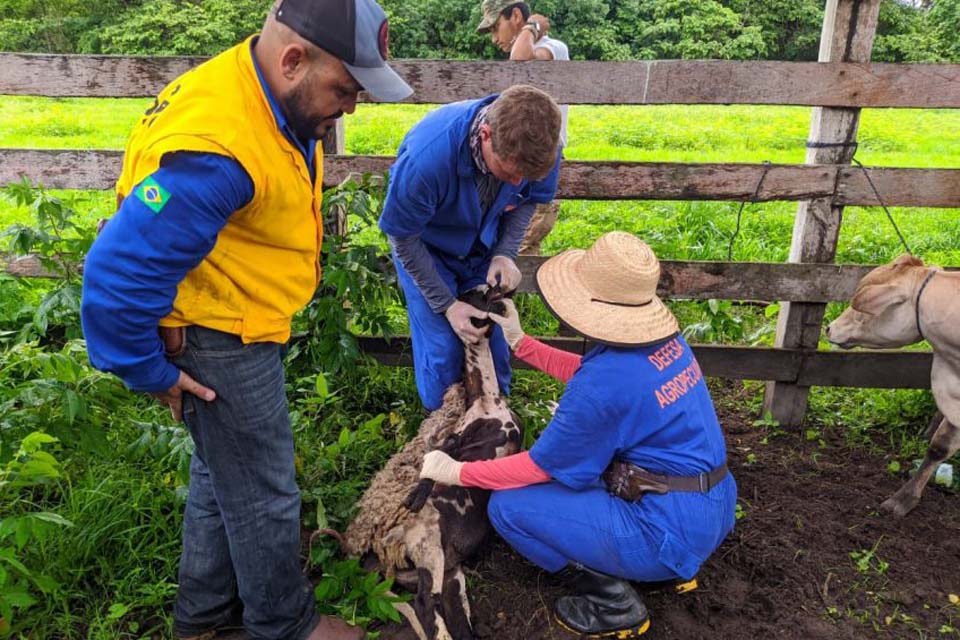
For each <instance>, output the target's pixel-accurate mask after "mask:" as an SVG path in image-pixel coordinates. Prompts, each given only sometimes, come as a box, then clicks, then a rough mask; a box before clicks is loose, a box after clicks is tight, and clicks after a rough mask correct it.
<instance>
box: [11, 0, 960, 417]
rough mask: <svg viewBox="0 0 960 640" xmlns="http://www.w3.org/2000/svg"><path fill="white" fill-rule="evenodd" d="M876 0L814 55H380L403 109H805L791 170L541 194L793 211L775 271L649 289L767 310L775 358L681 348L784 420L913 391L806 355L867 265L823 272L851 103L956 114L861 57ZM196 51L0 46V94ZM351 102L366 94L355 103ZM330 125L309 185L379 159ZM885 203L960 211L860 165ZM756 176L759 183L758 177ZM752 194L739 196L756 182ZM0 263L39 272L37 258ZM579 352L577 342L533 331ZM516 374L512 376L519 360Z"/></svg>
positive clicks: (837, 355)
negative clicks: (812, 398)
mask: <svg viewBox="0 0 960 640" xmlns="http://www.w3.org/2000/svg"><path fill="white" fill-rule="evenodd" d="M879 6H880V0H826V6H825V9H824V23H823V30H822V33H821V43H820V45H821V46H820V57H819V59H820V61H819V62H802V63H793V62H770V61H752V62H729V61H674V60H657V61H631V62H556V61H552V62H530V63H523V64H517V63H503V62H450V61H437V60H400V61H396V62H395V63H394V66H395V68H396V69H397V71H398V72H399V73H400V74H401V75H402V76H404V77H405V78H406V80H407V81H408V82H409V83H410V84H411V86H412V87H413V88H414V90H415V93H414V95H413V97H412V98H410V99H409V100H407V102H411V103H427V104H443V103H448V102H453V101H457V100H463V99H468V98H475V97H478V96H481V95H486V94H489V93H493V92H496V91H500V90H502V89H504V88H506V87H508V86H510V85H513V84H517V83H528V84H533V85H535V86H538V87H540V88H542V89H544V90H545V91H547V92H549V93H550V94H552V95H553V96H554V97H555V98H556V99H557V100H558V102H560V103H565V104H607V105H652V104H721V105H723V104H763V105H801V106H813V107H815V108H814V110H813V118H812V122H811V127H810V131H809V134H808V136H806V137H805V138H803V139H798V140H797V141H796V144H797V145H798V147H800V146H802V145H806V144H808V140H809V141H810V142H811V143H813V144H812V145H811V147H810V148H809V149H808V151H807V157H806V163H805V164H803V165H786V164H781V165H761V164H736V163H727V164H723V163H702V164H691V163H655V162H565V163H564V164H563V167H562V170H561V177H560V185H559V190H558V196H559V197H560V198H564V199H586V200H627V199H630V200H633V199H651V200H727V201H741V202H744V201H751V200H757V201H774V200H779V201H797V202H799V203H800V204H799V207H798V211H797V218H796V222H795V227H794V235H793V242H792V245H791V251H790V258H789V263H788V264H769V263H730V262H680V261H667V260H665V261H663V263H662V266H663V271H662V274H661V280H660V288H659V293H660V295H662V296H664V297H669V298H676V299H694V300H703V299H711V298H718V299H729V300H748V301H774V300H776V301H782V302H783V305H782V307H781V311H780V317H779V322H778V332H777V341H776V345H775V348H753V347H743V346H709V345H695V346H694V350H695V351H696V354H697V357H698V359H699V360H700V362H701V365H702V367H703V370H704V372H705V373H706V374H707V375H717V376H723V377H729V378H738V379H758V380H766V381H769V383H768V387H767V393H766V397H765V408H767V409H769V410H770V411H772V413H773V416H774V417H775V418H777V419H778V420H780V421H781V422H782V423H783V424H786V425H796V424H798V423H799V422H800V421H801V420H802V418H803V415H804V412H805V410H806V398H807V391H808V389H809V387H811V386H815V385H830V386H858V387H903V388H912V387H927V386H929V383H930V377H929V372H930V364H931V355H930V353H927V352H856V353H848V352H843V353H841V352H834V351H828V352H821V351H817V344H818V340H819V336H820V330H821V329H820V328H821V324H822V317H823V309H824V305H825V304H827V303H829V302H833V301H839V300H847V299H849V297H850V296H851V295H852V293H853V291H854V289H855V287H856V284H857V282H858V281H859V279H860V278H861V277H862V276H863V275H864V274H865V273H866V272H867V271H868V270H869V269H871V268H872V267H870V266H863V265H836V264H831V263H832V262H833V260H834V257H835V255H836V247H837V239H838V236H839V229H840V222H841V219H842V212H843V207H845V206H851V205H860V206H873V205H877V204H879V202H878V198H877V195H876V193H875V192H874V188H873V187H872V186H871V185H870V182H869V181H868V178H867V175H866V174H865V173H864V171H863V170H862V169H860V168H857V167H852V166H850V164H851V160H852V156H853V153H854V151H855V149H856V140H857V129H858V125H859V113H860V109H862V108H877V107H883V108H885V107H891V108H903V107H917V108H960V65H950V64H938V65H926V64H870V63H868V62H867V61H869V60H870V57H871V50H872V46H873V39H874V36H875V33H876V26H877V20H878V15H879ZM202 60H203V59H202V58H139V57H125V56H62V55H28V54H5V53H0V95H3V94H7V95H35V96H50V97H65V96H80V97H131V98H134V97H135V98H141V97H153V96H154V95H156V94H157V93H158V92H159V91H160V90H161V89H162V88H163V87H164V86H165V85H166V84H167V83H169V82H170V81H171V80H173V79H174V78H176V77H177V76H178V75H180V74H181V73H183V72H185V71H187V70H188V69H189V68H191V67H193V66H195V65H196V64H198V63H199V62H201V61H202ZM361 99H362V100H367V101H369V97H368V96H365V95H362V96H361ZM343 145H344V138H343V125H342V121H340V122H339V123H338V126H337V128H336V129H335V130H334V131H332V132H331V133H330V134H328V136H327V137H325V139H324V149H325V151H326V153H327V158H326V160H325V175H324V180H325V183H326V186H328V187H329V186H333V185H336V184H338V183H340V182H342V181H343V180H344V179H345V178H347V177H348V176H349V175H351V174H356V173H374V174H382V173H385V172H386V171H387V170H388V168H389V167H390V164H391V163H392V162H393V158H390V157H383V156H347V155H343V149H344V146H343ZM120 161H121V154H120V152H118V151H78V150H37V149H32V150H28V149H0V184H3V183H6V182H11V181H16V180H19V179H20V178H21V177H26V178H27V179H28V180H30V181H32V182H43V183H44V184H45V185H46V186H48V187H51V188H63V189H109V188H112V187H113V183H114V181H115V179H116V177H117V176H118V175H119V173H120ZM869 177H870V179H872V182H873V184H874V185H875V187H876V189H877V191H879V194H880V198H882V200H883V202H884V203H886V204H888V205H891V206H910V207H944V208H960V169H956V168H951V169H913V168H898V167H890V168H886V167H884V168H871V169H869ZM761 178H762V180H761ZM761 182H762V188H761V189H760V191H759V193H758V194H757V195H756V197H754V193H755V191H756V189H757V184H758V183H761ZM541 261H542V259H540V258H524V259H522V260H521V261H520V267H521V269H522V270H523V272H524V274H525V276H526V277H525V278H524V284H523V286H522V289H521V290H522V291H528V292H529V291H533V283H534V278H533V273H534V271H535V269H536V267H537V266H538V264H539V263H540V262H541ZM0 270H6V271H8V272H10V273H15V274H18V275H22V276H34V277H38V276H39V277H43V276H45V275H49V274H44V273H43V270H42V269H40V267H39V264H38V263H37V261H36V260H31V259H21V260H17V261H11V262H10V263H9V264H7V263H4V262H3V257H2V256H0ZM547 341H548V342H549V343H550V344H553V345H554V346H558V347H560V348H563V349H568V350H573V351H580V350H583V349H584V348H586V347H588V344H587V343H586V342H584V341H583V340H579V339H573V338H550V339H548V340H547ZM361 344H362V346H363V348H364V350H365V351H367V352H368V353H370V354H371V355H373V356H374V357H376V358H377V359H379V360H381V361H382V362H386V363H390V364H410V362H411V358H410V345H409V340H408V339H404V338H400V339H394V340H390V341H387V340H384V339H381V338H372V337H363V338H361ZM519 366H522V364H520V365H519Z"/></svg>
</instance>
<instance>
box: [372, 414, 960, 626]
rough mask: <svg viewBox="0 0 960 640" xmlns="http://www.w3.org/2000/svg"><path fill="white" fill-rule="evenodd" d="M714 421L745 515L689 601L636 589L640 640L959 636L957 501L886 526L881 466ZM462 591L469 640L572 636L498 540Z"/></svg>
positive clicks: (889, 485)
mask: <svg viewBox="0 0 960 640" xmlns="http://www.w3.org/2000/svg"><path fill="white" fill-rule="evenodd" d="M721 421H722V422H723V425H724V429H725V431H726V434H727V444H728V449H729V462H730V467H731V469H732V471H733V473H734V476H735V477H736V479H737V483H738V485H739V494H740V504H741V505H742V508H743V516H742V518H741V519H740V520H739V521H738V523H737V526H736V529H735V530H734V532H733V533H732V534H731V535H730V537H729V538H728V539H727V540H726V542H725V543H724V544H723V546H721V547H720V549H718V550H717V552H716V553H715V554H714V556H713V557H712V558H711V559H710V560H709V561H708V562H707V563H706V564H705V565H704V567H703V569H702V570H701V572H700V575H699V576H698V578H699V583H700V588H699V589H698V590H696V591H693V592H691V593H688V594H684V595H676V594H673V593H667V592H665V591H664V590H659V591H658V590H653V591H650V590H648V589H642V588H643V585H638V587H639V588H641V589H642V591H643V593H644V598H645V601H646V603H647V606H648V608H649V610H650V615H651V620H652V626H651V628H650V631H649V632H647V634H645V636H644V638H649V639H650V640H665V639H674V638H675V639H678V640H679V639H682V640H699V639H701V638H703V639H709V640H723V639H731V640H734V639H736V640H741V639H744V638H748V639H756V640H761V639H766V638H787V639H792V638H796V639H800V638H803V639H805V640H809V639H819V638H824V639H827V638H829V639H844V638H898V639H899V638H951V637H954V638H958V637H960V632H958V631H956V629H958V628H960V606H958V605H956V604H952V603H951V602H950V599H949V595H950V594H958V595H960V496H957V495H950V494H947V493H945V492H943V491H941V490H938V489H936V488H934V487H933V486H931V487H928V489H927V491H926V493H925V494H924V497H923V500H922V501H921V503H920V505H919V506H918V507H917V508H916V509H915V510H914V511H913V512H912V513H911V514H910V515H909V516H908V517H907V518H905V519H903V520H894V519H892V518H891V517H888V516H886V515H885V514H883V513H882V512H880V511H879V505H880V503H881V502H882V501H883V500H884V499H886V498H887V497H888V496H889V495H890V494H892V493H893V492H894V491H895V490H896V489H897V488H898V487H899V486H900V484H901V483H902V482H903V479H904V477H905V475H904V476H902V477H897V476H894V475H891V474H890V473H889V472H887V471H886V461H885V460H884V459H883V457H882V456H881V455H876V454H871V453H869V452H867V451H864V450H862V449H857V450H851V449H850V448H849V447H848V446H846V444H845V443H844V441H843V439H842V437H841V436H840V435H839V434H831V433H826V434H824V435H823V442H822V443H821V442H818V441H808V440H807V439H806V438H805V437H803V436H802V435H799V434H797V435H795V434H785V435H778V436H776V437H773V438H770V439H769V441H768V443H767V444H763V443H762V442H761V441H762V440H763V438H764V436H765V435H767V431H765V430H764V429H763V428H759V427H756V426H753V425H752V422H753V418H752V417H748V416H746V415H743V414H737V413H731V412H730V411H724V412H722V415H721ZM751 454H752V455H751ZM871 550H872V551H873V556H872V557H870V556H869V555H868V554H869V553H870V552H871ZM851 554H856V555H855V557H852V556H851ZM858 561H859V564H858ZM468 584H469V589H470V596H471V600H472V602H473V616H474V628H475V631H476V634H477V635H478V636H479V637H480V638H484V639H485V638H496V639H497V640H538V639H540V638H544V639H554V640H567V639H569V638H572V637H575V636H572V635H571V634H568V633H567V632H565V631H563V630H562V629H561V628H560V627H558V626H557V625H556V623H554V622H553V620H552V616H551V614H550V611H551V607H552V604H553V602H554V601H555V600H556V598H557V597H558V596H560V595H563V591H562V589H561V587H560V585H558V584H557V583H556V582H555V581H554V580H553V579H552V578H551V577H550V576H549V575H548V574H546V573H544V572H542V571H540V570H539V569H537V568H536V567H534V566H532V565H530V564H528V563H526V562H525V561H524V560H522V559H521V558H520V557H519V556H517V555H516V554H515V553H514V552H513V551H512V550H510V549H509V548H508V547H507V546H506V545H505V544H504V543H502V542H500V541H494V542H493V543H492V544H491V545H490V547H489V549H488V550H487V551H486V552H485V553H484V554H483V555H482V556H481V557H480V558H479V559H477V560H476V561H475V562H474V563H473V564H472V565H471V566H470V567H469V568H468ZM381 632H382V633H381V636H380V637H381V638H384V639H391V640H409V639H411V638H414V637H415V636H414V635H413V634H412V633H411V632H410V630H409V629H402V628H398V627H388V628H384V629H382V630H381Z"/></svg>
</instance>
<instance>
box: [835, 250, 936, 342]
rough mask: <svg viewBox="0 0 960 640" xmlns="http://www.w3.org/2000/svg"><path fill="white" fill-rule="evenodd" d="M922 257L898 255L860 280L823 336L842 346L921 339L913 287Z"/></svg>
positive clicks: (919, 274) (919, 277) (917, 282)
mask: <svg viewBox="0 0 960 640" xmlns="http://www.w3.org/2000/svg"><path fill="white" fill-rule="evenodd" d="M923 274H924V269H923V261H922V260H920V259H919V258H916V257H914V256H911V255H902V256H900V257H899V258H897V259H896V260H894V261H893V262H891V263H890V264H885V265H883V266H881V267H877V268H876V269H874V270H873V271H871V272H870V273H868V274H867V275H865V276H864V277H863V279H862V280H860V283H859V284H858V285H857V290H856V292H855V293H854V295H853V299H851V300H850V307H849V308H847V310H846V311H844V312H843V313H842V314H840V317H839V318H837V319H836V320H834V321H833V322H831V323H830V326H828V327H827V340H829V341H830V342H832V343H833V344H835V345H838V346H840V347H842V348H844V349H849V348H851V347H872V348H875V349H890V348H893V347H902V346H904V345H908V344H912V343H914V342H917V341H919V340H920V339H921V336H920V330H919V328H918V327H917V311H916V295H917V287H918V286H919V285H920V282H921V281H922V279H923Z"/></svg>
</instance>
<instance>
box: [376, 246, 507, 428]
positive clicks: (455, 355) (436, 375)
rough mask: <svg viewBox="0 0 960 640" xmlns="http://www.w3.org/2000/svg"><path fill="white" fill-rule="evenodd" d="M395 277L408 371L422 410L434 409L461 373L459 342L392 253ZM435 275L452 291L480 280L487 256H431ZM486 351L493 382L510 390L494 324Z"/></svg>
mask: <svg viewBox="0 0 960 640" xmlns="http://www.w3.org/2000/svg"><path fill="white" fill-rule="evenodd" d="M393 263H394V264H395V265H396V267H397V280H398V281H399V282H400V288H401V289H403V296H404V298H406V301H407V316H408V318H409V319H410V340H411V342H412V343H413V375H414V378H415V379H416V382H417V391H418V392H419V393H420V399H421V400H422V401H423V406H424V407H426V409H427V410H428V411H433V410H434V409H439V408H440V406H441V405H442V404H443V394H444V393H446V391H447V387H449V386H450V385H451V384H453V383H454V382H460V380H461V379H462V378H463V353H464V346H463V342H462V341H461V340H460V338H458V337H457V334H456V333H454V331H453V328H452V327H451V326H450V323H449V322H447V318H446V317H445V316H444V315H443V314H442V313H435V312H434V311H433V309H431V308H430V305H429V304H428V303H427V300H426V298H424V297H423V294H422V293H420V289H418V288H417V285H416V283H414V281H413V278H411V277H410V274H408V273H407V272H406V270H405V269H404V268H403V266H402V265H401V264H400V261H399V260H397V259H396V256H394V260H393ZM434 264H436V267H437V271H438V272H439V273H440V277H441V278H443V281H444V282H445V283H446V285H447V286H448V287H449V288H450V290H451V291H455V292H456V293H457V295H460V294H461V293H463V292H465V291H469V290H470V289H473V288H475V287H477V286H479V285H481V284H486V281H487V269H488V268H489V267H490V259H489V258H484V257H482V256H469V257H467V258H466V259H464V260H453V259H450V260H444V259H441V258H439V257H437V256H434ZM490 351H491V353H492V355H493V364H494V368H495V369H496V372H497V382H498V383H499V385H500V392H501V393H502V394H503V395H509V394H510V377H511V369H510V347H509V346H508V345H507V341H506V339H505V338H504V337H503V330H502V329H501V328H500V327H499V326H496V325H495V326H494V327H493V333H492V334H491V336H490Z"/></svg>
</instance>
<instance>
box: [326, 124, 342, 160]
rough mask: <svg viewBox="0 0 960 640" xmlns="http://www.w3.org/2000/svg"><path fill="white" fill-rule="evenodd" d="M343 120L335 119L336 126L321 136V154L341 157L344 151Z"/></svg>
mask: <svg viewBox="0 0 960 640" xmlns="http://www.w3.org/2000/svg"><path fill="white" fill-rule="evenodd" d="M345 150H346V149H345V147H344V131H343V118H342V117H341V118H338V119H337V124H336V126H334V127H333V128H332V129H330V130H329V131H327V132H326V133H325V134H324V136H323V153H324V155H327V156H332V155H338V156H342V155H343V153H344V151H345Z"/></svg>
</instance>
